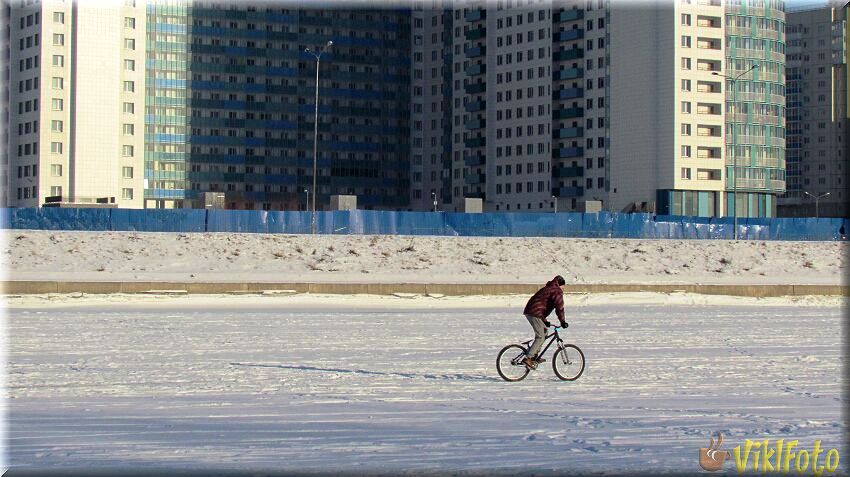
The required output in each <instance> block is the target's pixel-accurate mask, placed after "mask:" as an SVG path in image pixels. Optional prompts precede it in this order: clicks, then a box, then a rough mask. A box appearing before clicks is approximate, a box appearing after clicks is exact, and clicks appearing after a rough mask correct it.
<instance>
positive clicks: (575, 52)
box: [552, 48, 584, 61]
mask: <svg viewBox="0 0 850 477" xmlns="http://www.w3.org/2000/svg"><path fill="white" fill-rule="evenodd" d="M579 58H584V49H583V48H570V49H564V50H559V51H556V52H555V54H554V55H552V59H553V60H555V61H566V60H576V59H579Z"/></svg>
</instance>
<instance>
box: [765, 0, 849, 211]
mask: <svg viewBox="0 0 850 477" xmlns="http://www.w3.org/2000/svg"><path fill="white" fill-rule="evenodd" d="M847 12H848V7H847V6H845V5H841V4H840V3H839V2H834V3H833V4H832V5H830V6H823V7H820V8H813V9H806V10H798V11H791V12H789V13H788V15H787V18H788V29H787V37H788V50H787V65H786V70H787V81H788V84H787V94H788V138H787V139H788V149H787V154H788V158H787V160H788V190H787V193H786V194H785V195H784V196H782V198H781V200H780V206H779V209H780V215H784V216H791V217H799V216H814V215H815V214H819V215H821V216H834V217H841V216H845V217H846V216H848V214H850V211H848V209H847V202H848V198H850V180H848V179H850V177H848V174H850V172H848V171H850V155H849V154H850V153H848V148H847V141H848V136H847V135H848V120H847V118H848V110H847V97H848V94H847V91H848V85H847V74H848V72H847ZM827 194H828V195H827ZM816 197H821V198H820V199H818V200H815V198H816ZM816 205H817V207H816ZM816 209H817V210H816Z"/></svg>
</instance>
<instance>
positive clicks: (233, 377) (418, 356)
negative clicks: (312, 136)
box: [7, 294, 850, 473]
mask: <svg viewBox="0 0 850 477" xmlns="http://www.w3.org/2000/svg"><path fill="white" fill-rule="evenodd" d="M619 297H620V298H618V296H616V295H609V296H607V298H606V296H593V297H592V298H589V297H568V303H567V317H568V321H569V322H570V324H571V326H570V328H569V330H568V332H567V334H566V339H567V341H568V342H573V343H575V344H577V345H578V346H580V347H581V348H582V349H583V350H584V353H585V355H586V359H587V369H586V370H585V372H584V374H583V375H582V377H581V378H579V380H578V381H575V382H562V381H560V380H558V379H557V378H556V377H555V376H554V374H553V373H552V369H551V366H550V363H551V355H549V356H547V358H549V361H547V362H546V363H545V364H544V365H542V366H541V367H540V368H539V369H538V370H537V371H535V372H533V373H532V374H531V375H530V376H529V377H528V378H526V379H525V381H522V382H520V383H507V382H504V381H502V380H501V379H499V377H498V374H497V373H496V370H495V359H496V354H497V352H498V351H499V349H501V347H502V346H504V345H505V344H508V343H511V342H518V341H524V340H526V339H529V338H530V337H531V330H530V327H529V326H528V323H527V321H526V320H525V318H524V317H523V316H522V314H521V311H522V304H523V302H524V300H525V299H526V298H527V297H486V298H482V297H478V298H471V297H468V298H457V299H449V298H445V299H433V298H424V297H423V298H416V299H402V298H391V297H321V296H318V297H317V296H292V297H266V296H255V297H246V296H241V297H197V296H193V297H178V298H157V297H147V298H144V299H143V298H132V297H120V296H111V297H100V298H88V297H84V298H82V299H78V300H73V299H69V298H58V299H55V298H50V299H49V298H48V297H32V296H30V297H22V298H17V299H16V298H11V299H10V300H9V303H8V306H9V309H8V326H7V331H8V335H9V341H8V342H9V355H8V368H7V369H8V383H7V384H8V394H9V398H10V399H9V401H8V416H7V417H8V423H9V441H8V444H9V447H8V449H9V455H8V457H9V464H10V465H11V467H12V468H13V469H21V470H23V469H59V468H95V469H96V468H100V469H107V468H142V467H143V468H147V469H198V468H200V469H241V470H244V469H271V470H283V471H286V470H291V471H324V472H327V471H350V472H357V473H360V472H369V471H384V472H386V471H415V472H416V471H418V472H427V471H437V472H444V471H473V472H477V471H486V470H489V469H499V470H510V469H515V470H523V471H528V470H536V471H543V472H545V471H550V470H555V471H591V470H593V471H607V472H611V473H615V472H622V471H629V472H648V471H652V472H655V471H686V472H696V471H698V470H699V468H698V464H697V455H698V449H699V448H700V447H706V446H707V445H708V443H709V438H710V437H711V436H713V435H714V434H715V433H717V432H722V433H723V434H724V436H725V441H724V442H725V444H724V445H725V446H726V450H731V448H733V447H734V446H736V445H738V444H741V443H743V441H744V439H747V438H749V439H759V440H761V439H772V440H776V439H780V438H786V439H788V438H793V439H798V440H800V442H801V446H802V445H806V446H811V442H812V441H813V440H814V439H822V440H823V446H824V447H840V446H841V444H842V439H843V436H844V435H845V433H846V431H847V425H846V421H845V420H844V419H843V418H842V415H841V409H842V406H846V405H847V402H846V397H843V396H842V394H841V384H840V378H841V376H840V366H841V361H840V360H841V353H842V342H841V341H842V339H843V338H842V333H841V332H840V330H841V327H842V319H843V318H842V317H841V311H842V307H843V306H844V302H843V301H841V300H840V299H820V301H819V300H817V299H813V300H810V301H808V302H807V301H806V300H802V301H800V302H796V303H794V302H791V301H789V300H754V299H740V300H737V299H736V300H733V299H723V298H706V297H698V296H684V295H683V296H682V297H681V298H679V299H672V298H670V297H669V296H665V295H649V294H645V295H640V294H638V295H634V296H632V298H628V299H624V298H622V295H620V296H619ZM550 353H551V351H550ZM842 457H844V456H842ZM847 458H850V456H848V457H845V459H847ZM845 462H846V461H844V460H843V459H842V463H841V467H840V468H839V470H841V469H846V463H845ZM726 470H727V471H730V472H733V473H734V466H733V465H732V464H729V463H727V468H726Z"/></svg>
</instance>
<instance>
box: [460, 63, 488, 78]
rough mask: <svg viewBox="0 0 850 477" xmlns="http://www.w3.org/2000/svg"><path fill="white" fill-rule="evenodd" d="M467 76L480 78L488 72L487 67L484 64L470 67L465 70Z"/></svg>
mask: <svg viewBox="0 0 850 477" xmlns="http://www.w3.org/2000/svg"><path fill="white" fill-rule="evenodd" d="M464 72H465V73H466V75H467V76H478V75H483V74H484V73H486V72H487V65H485V64H484V63H476V64H474V65H469V67H468V68H466V69H465V70H464Z"/></svg>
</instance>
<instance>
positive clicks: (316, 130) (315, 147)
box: [304, 41, 334, 235]
mask: <svg viewBox="0 0 850 477" xmlns="http://www.w3.org/2000/svg"><path fill="white" fill-rule="evenodd" d="M333 44H334V42H332V41H329V42H328V44H327V45H325V47H324V48H322V49H321V50H320V51H319V53H314V52H312V51H310V49H309V48H306V49H305V50H304V51H305V52H306V53H309V54H311V55H313V57H315V58H316V115H315V118H314V120H313V207H312V209H313V214H312V216H311V218H310V232H311V233H312V234H314V235H315V233H316V176H318V175H319V172H318V170H317V169H316V162H318V146H319V65H320V64H321V62H322V54H324V53H325V51H327V49H328V48H330V47H331V46H333Z"/></svg>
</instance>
